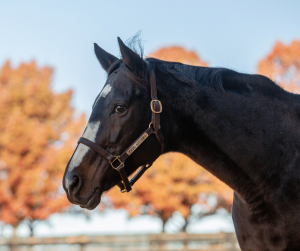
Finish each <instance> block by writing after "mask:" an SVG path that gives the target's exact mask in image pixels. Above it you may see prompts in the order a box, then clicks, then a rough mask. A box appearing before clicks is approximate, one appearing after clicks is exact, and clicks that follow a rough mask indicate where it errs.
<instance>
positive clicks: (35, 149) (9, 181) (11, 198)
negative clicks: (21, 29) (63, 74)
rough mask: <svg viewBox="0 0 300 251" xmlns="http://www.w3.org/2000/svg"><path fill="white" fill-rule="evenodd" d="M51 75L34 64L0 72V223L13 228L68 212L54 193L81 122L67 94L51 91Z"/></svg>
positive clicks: (64, 200)
mask: <svg viewBox="0 0 300 251" xmlns="http://www.w3.org/2000/svg"><path fill="white" fill-rule="evenodd" d="M52 72H53V70H52V69H51V68H48V67H44V68H38V67H37V66H36V64H35V63H34V62H32V63H30V64H21V65H20V66H19V67H18V68H16V69H13V68H12V67H11V66H10V64H9V62H7V63H6V64H5V65H4V66H3V67H2V69H1V71H0V131H1V134H0V210H1V216H0V217H1V220H2V221H3V222H5V223H9V224H11V225H13V226H14V227H16V226H17V225H18V224H19V223H20V221H22V220H24V219H29V220H30V221H34V220H37V219H45V218H47V217H48V216H49V215H50V214H52V213H54V212H58V211H60V210H62V209H63V208H65V207H67V206H69V202H68V201H67V198H66V196H65V194H64V193H63V194H62V193H61V192H59V188H60V187H61V180H62V176H63V173H64V169H65V167H66V164H67V162H68V160H69V158H70V156H71V155H72V152H73V150H74V143H75V142H76V140H77V139H78V137H79V136H80V132H81V131H82V129H83V128H84V125H85V117H84V116H83V115H81V116H80V117H79V118H78V119H74V110H73V109H72V108H71V107H70V101H71V97H72V91H71V90H69V91H66V92H63V93H58V94H57V93H54V92H53V91H52V90H51V88H50V83H51V80H52Z"/></svg>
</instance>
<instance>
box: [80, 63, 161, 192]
mask: <svg viewBox="0 0 300 251" xmlns="http://www.w3.org/2000/svg"><path fill="white" fill-rule="evenodd" d="M147 65H148V66H150V64H149V63H147ZM150 87H151V103H150V108H151V111H152V118H151V123H150V124H149V128H148V129H147V130H145V131H144V132H143V133H142V135H141V136H140V137H138V138H137V139H136V140H135V141H134V142H133V144H131V145H130V146H129V147H128V148H127V149H126V150H125V152H123V153H122V154H121V155H117V156H115V155H112V154H110V153H109V152H108V151H106V150H104V149H103V148H102V147H100V146H98V145H97V144H95V143H94V142H92V141H90V140H88V139H86V138H83V137H81V138H80V139H79V140H78V144H79V143H81V144H84V145H86V146H88V147H90V148H91V149H93V150H94V151H95V152H96V153H98V154H100V155H101V156H102V157H104V158H106V159H107V160H108V161H109V163H110V165H111V166H112V168H113V169H115V170H117V171H118V172H119V174H120V176H121V178H122V181H121V182H119V183H118V184H117V186H118V187H119V188H120V191H121V193H125V192H127V193H128V192H129V191H130V190H131V186H133V184H134V183H135V182H136V181H137V180H138V179H139V178H140V177H141V176H142V175H143V174H144V172H145V171H146V170H147V169H148V168H149V167H150V166H151V165H152V163H151V164H147V165H144V166H142V168H141V169H140V170H139V171H138V172H137V174H136V175H135V176H134V177H133V178H132V179H131V180H130V181H129V180H128V177H127V174H126V172H125V169H124V167H125V160H126V159H127V158H128V157H129V156H130V155H131V154H132V153H133V152H134V151H135V150H136V149H137V148H138V147H139V146H140V145H141V144H142V143H143V142H144V141H145V140H146V139H147V138H148V137H149V136H150V135H151V134H152V133H154V134H155V136H156V138H157V140H158V141H159V143H160V145H161V153H162V151H163V149H164V137H163V135H162V132H161V129H160V113H161V112H162V104H161V102H160V101H159V100H158V98H157V89H156V79H155V73H154V69H151V73H150Z"/></svg>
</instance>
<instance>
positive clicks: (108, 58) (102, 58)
mask: <svg viewBox="0 0 300 251" xmlns="http://www.w3.org/2000/svg"><path fill="white" fill-rule="evenodd" d="M94 49H95V54H96V57H97V58H98V61H99V62H100V64H101V66H102V68H103V69H104V70H105V71H106V72H107V70H108V68H109V67H110V66H111V65H112V64H113V63H114V62H115V61H117V60H119V59H118V58H116V57H115V56H113V55H111V54H109V53H108V52H106V51H105V50H103V49H102V48H100V47H99V45H98V44H96V43H94Z"/></svg>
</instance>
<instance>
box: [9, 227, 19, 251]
mask: <svg viewBox="0 0 300 251" xmlns="http://www.w3.org/2000/svg"><path fill="white" fill-rule="evenodd" d="M17 238H18V236H17V226H13V235H12V238H11V244H10V251H17V250H18V247H17V245H15V244H16V242H17Z"/></svg>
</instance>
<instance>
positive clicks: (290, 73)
mask: <svg viewBox="0 0 300 251" xmlns="http://www.w3.org/2000/svg"><path fill="white" fill-rule="evenodd" d="M258 73H259V74H262V75H265V76H267V77H269V78H271V79H272V80H274V81H275V82H277V83H278V84H279V85H280V86H282V87H283V88H284V89H286V90H287V91H290V92H294V93H300V41H293V42H292V43H291V44H290V45H284V44H283V43H281V42H277V43H276V44H275V46H274V47H273V49H272V51H271V52H270V53H269V54H268V55H267V56H266V57H265V58H264V59H262V60H261V61H260V62H259V63H258Z"/></svg>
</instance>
